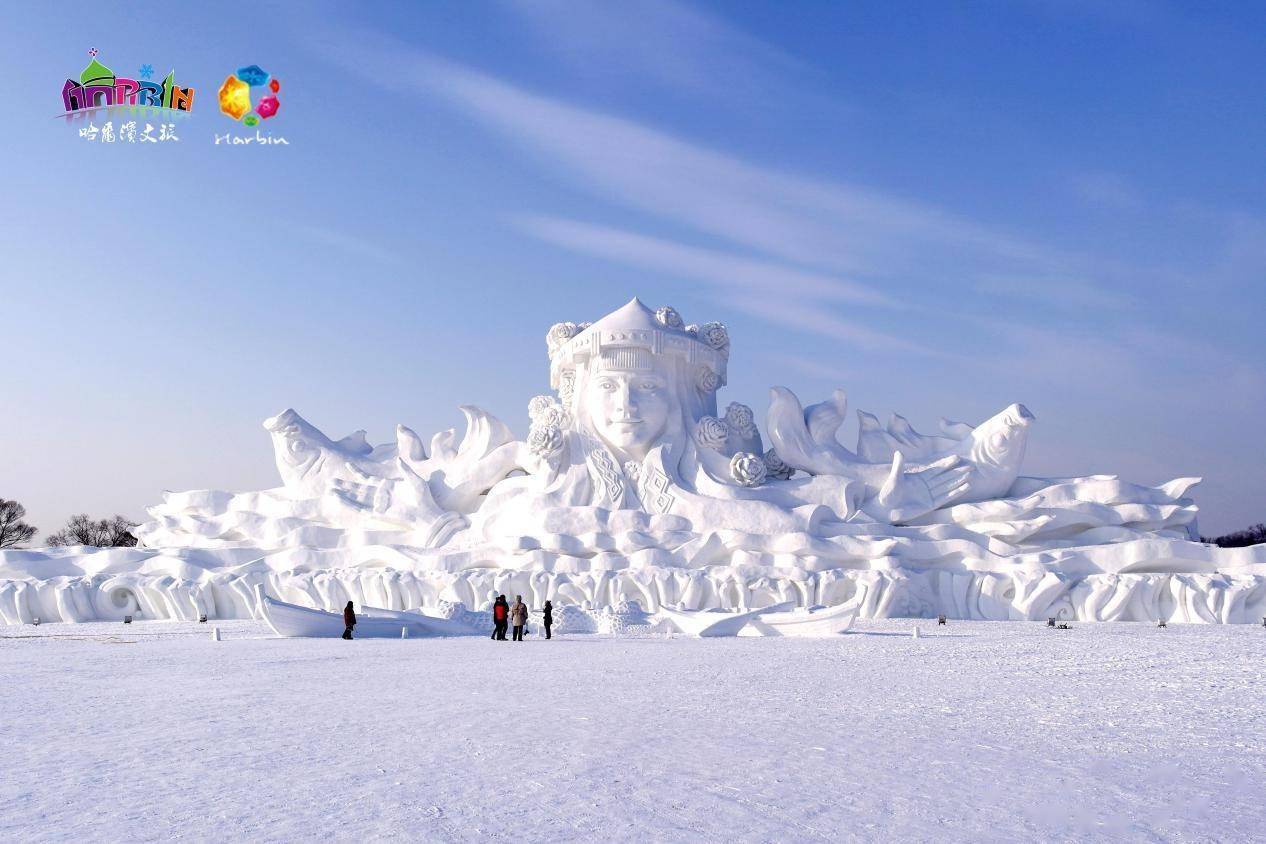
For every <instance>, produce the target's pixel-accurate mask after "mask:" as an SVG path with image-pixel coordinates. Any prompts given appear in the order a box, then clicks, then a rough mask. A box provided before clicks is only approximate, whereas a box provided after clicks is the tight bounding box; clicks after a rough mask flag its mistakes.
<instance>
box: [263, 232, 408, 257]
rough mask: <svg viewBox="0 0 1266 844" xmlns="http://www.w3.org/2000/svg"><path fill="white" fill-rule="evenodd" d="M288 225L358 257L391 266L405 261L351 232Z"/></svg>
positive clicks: (301, 234)
mask: <svg viewBox="0 0 1266 844" xmlns="http://www.w3.org/2000/svg"><path fill="white" fill-rule="evenodd" d="M287 225H288V226H289V228H290V229H292V230H293V231H294V232H296V233H297V234H299V235H300V236H302V237H304V238H306V239H307V240H310V241H312V242H313V243H317V244H320V245H323V246H327V247H330V248H333V249H336V250H338V251H340V252H345V253H347V254H348V255H352V256H355V257H357V258H368V259H369V260H371V261H376V262H378V263H380V264H386V265H390V266H398V265H399V264H401V263H403V261H402V259H401V257H400V256H399V255H398V254H396V253H395V252H393V251H391V250H390V249H388V248H386V247H385V246H381V245H379V244H377V243H374V242H373V241H370V240H366V239H364V238H362V237H359V236H357V235H354V234H351V233H349V232H343V231H338V230H337V229H330V228H325V227H324V226H314V225H308V224H306V223H289V224H287Z"/></svg>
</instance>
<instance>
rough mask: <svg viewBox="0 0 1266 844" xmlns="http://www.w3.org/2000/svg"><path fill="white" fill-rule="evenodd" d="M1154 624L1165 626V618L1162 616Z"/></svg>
mask: <svg viewBox="0 0 1266 844" xmlns="http://www.w3.org/2000/svg"><path fill="white" fill-rule="evenodd" d="M1156 626H1157V627H1164V626H1165V619H1163V618H1162V619H1161V620H1160V621H1158V622H1156Z"/></svg>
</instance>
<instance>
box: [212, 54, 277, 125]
mask: <svg viewBox="0 0 1266 844" xmlns="http://www.w3.org/2000/svg"><path fill="white" fill-rule="evenodd" d="M256 89H258V90H256ZM280 91H281V83H280V82H279V81H278V80H277V78H276V77H273V76H269V75H268V73H267V72H265V71H264V69H263V68H261V67H260V66H259V65H257V64H253V65H251V66H250V67H241V68H238V70H237V73H231V74H229V76H228V77H227V78H226V79H225V80H224V84H223V85H221V86H220V111H222V112H224V113H225V114H227V115H228V116H229V117H231V118H233V119H234V120H238V121H241V123H242V125H244V126H258V125H259V121H261V120H267V119H269V118H270V117H275V116H276V115H277V111H278V110H279V109H280V108H281V100H279V99H278V98H277V94H278V93H279V92H280ZM256 96H258V99H255V97H256Z"/></svg>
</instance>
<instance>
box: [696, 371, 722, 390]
mask: <svg viewBox="0 0 1266 844" xmlns="http://www.w3.org/2000/svg"><path fill="white" fill-rule="evenodd" d="M697 386H698V387H699V389H700V390H702V391H703V392H705V393H712V392H715V391H716V388H717V387H719V386H721V379H720V378H718V377H717V374H716V373H715V372H713V371H712V368H711V367H708V366H705V367H703V368H702V369H700V370H699V377H698V380H697Z"/></svg>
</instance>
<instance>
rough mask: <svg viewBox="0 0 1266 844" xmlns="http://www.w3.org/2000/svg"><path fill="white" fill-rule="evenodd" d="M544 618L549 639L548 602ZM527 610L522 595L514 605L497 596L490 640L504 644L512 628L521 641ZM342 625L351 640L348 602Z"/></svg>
mask: <svg viewBox="0 0 1266 844" xmlns="http://www.w3.org/2000/svg"><path fill="white" fill-rule="evenodd" d="M544 615H545V617H544V619H543V624H544V626H545V638H546V639H548V638H550V627H552V626H553V624H554V605H553V604H552V603H550V602H549V601H546V602H545V613H544ZM527 620H528V608H527V604H525V603H523V596H522V595H515V596H514V604H509V603H507V602H506V596H505V595H498V596H497V599H496V600H495V601H493V602H492V638H493V639H497V640H499V641H502V642H504V641H505V640H506V628H507V627H513V628H514V633H513V636H514V641H516V642H522V641H523V628H525V627H526V626H527ZM343 625H344V626H345V627H346V628H347V629H345V630H344V631H343V638H344V639H350V638H352V628H353V627H355V626H356V611H355V610H353V609H352V602H351V601H348V602H347V606H346V607H344V608H343Z"/></svg>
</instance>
